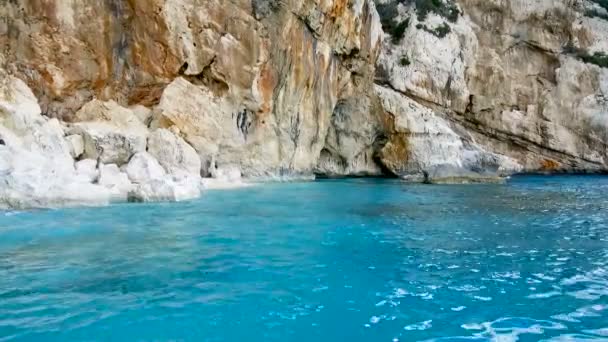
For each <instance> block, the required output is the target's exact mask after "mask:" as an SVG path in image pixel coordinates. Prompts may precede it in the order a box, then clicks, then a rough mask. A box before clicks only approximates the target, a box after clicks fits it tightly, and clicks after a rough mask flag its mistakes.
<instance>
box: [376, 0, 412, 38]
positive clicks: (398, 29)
mask: <svg viewBox="0 0 608 342" xmlns="http://www.w3.org/2000/svg"><path fill="white" fill-rule="evenodd" d="M397 6H398V2H390V3H386V4H378V6H377V9H378V14H380V22H381V23H382V30H383V31H384V32H386V33H388V34H390V35H391V38H392V41H393V44H398V43H399V42H400V41H401V39H403V36H404V35H405V31H406V30H407V28H408V26H409V25H410V18H405V19H403V20H401V21H397V20H396V19H397V16H398V15H399V11H398V10H397Z"/></svg>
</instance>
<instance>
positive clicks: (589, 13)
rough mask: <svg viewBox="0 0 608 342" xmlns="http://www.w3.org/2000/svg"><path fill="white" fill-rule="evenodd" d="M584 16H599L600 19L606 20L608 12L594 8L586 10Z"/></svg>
mask: <svg viewBox="0 0 608 342" xmlns="http://www.w3.org/2000/svg"><path fill="white" fill-rule="evenodd" d="M585 16H586V17H590V18H600V19H604V20H608V14H606V13H603V12H600V11H598V10H596V9H589V10H586V11H585Z"/></svg>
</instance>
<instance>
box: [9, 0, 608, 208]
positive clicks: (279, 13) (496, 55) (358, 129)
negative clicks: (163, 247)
mask: <svg viewBox="0 0 608 342" xmlns="http://www.w3.org/2000/svg"><path fill="white" fill-rule="evenodd" d="M602 6H606V5H605V4H604V2H601V1H596V0H593V1H583V0H534V1H529V0H375V2H374V1H373V0H228V1H227V0H221V1H220V0H145V1H144V0H105V1H93V0H82V1H80V0H79V1H70V0H66V1H57V0H31V1H24V2H21V1H5V2H3V3H2V4H0V18H2V19H0V47H1V49H2V50H1V51H0V52H1V53H0V65H1V67H0V71H1V72H2V75H4V76H3V79H4V81H3V83H2V84H1V86H2V94H3V96H2V97H0V105H2V107H0V109H2V110H1V111H0V114H1V116H2V118H1V119H2V125H3V126H0V132H4V133H1V134H0V138H1V139H3V141H4V142H5V143H4V144H0V149H7V148H8V149H12V150H10V151H12V152H7V153H5V154H3V157H4V159H5V160H4V164H5V165H12V164H14V161H15V160H16V159H18V158H19V157H17V152H15V151H21V152H23V151H27V152H28V153H30V152H31V153H34V154H36V158H42V159H45V158H46V159H48V158H49V156H50V155H51V154H50V153H46V152H45V148H44V146H45V145H44V144H42V145H41V143H40V141H47V140H48V139H50V141H56V142H57V144H59V145H57V146H59V147H57V146H55V147H54V149H52V150H53V151H55V152H57V151H60V155H61V156H65V155H66V153H67V154H68V155H69V156H70V158H68V159H66V160H65V163H64V164H63V166H62V167H64V166H65V167H67V169H68V171H69V172H68V174H72V172H75V173H76V174H77V175H79V176H78V179H79V180H81V181H82V180H84V181H85V183H87V184H91V185H93V186H98V185H101V186H105V188H107V189H110V192H111V193H110V196H119V197H120V198H125V196H130V197H132V198H135V199H137V200H149V199H155V198H159V199H176V198H189V197H191V195H193V194H195V193H196V191H193V192H190V193H189V192H188V191H187V189H188V187H189V184H190V185H191V184H193V183H192V179H191V177H190V176H193V177H195V178H196V177H198V178H199V179H200V177H201V176H202V177H215V178H222V177H223V178H227V179H231V180H234V179H238V177H239V176H240V175H241V174H242V175H243V176H245V177H247V178H257V179H260V178H262V179H277V178H285V177H287V178H290V177H302V176H304V177H310V176H312V175H313V174H318V175H328V176H343V175H358V176H365V175H381V174H389V175H397V176H400V177H402V178H405V179H409V180H414V181H450V182H452V181H466V180H482V181H489V180H495V179H499V178H500V177H503V176H506V175H509V174H511V173H513V172H519V171H606V170H608V160H607V159H606V156H607V153H606V152H607V151H606V142H607V141H608V136H607V134H606V132H607V128H606V122H607V121H606V115H607V112H608V105H607V102H606V101H607V100H606V99H605V96H604V94H605V89H606V88H608V77H607V76H608V71H607V70H608V69H606V67H608V57H606V56H605V55H603V51H608V35H607V34H606V32H607V31H608V20H607V19H608V12H607V11H606V8H604V7H602ZM383 30H384V31H385V32H384V33H383ZM7 75H10V76H7ZM23 82H25V84H24V83H23ZM26 84H27V86H29V88H31V90H32V92H30V91H29V89H27V88H28V87H27V86H26ZM607 90H608V89H607ZM16 94H17V95H18V94H21V95H23V96H21V95H19V96H17V95H16ZM20 101H21V102H24V103H28V104H29V105H28V106H29V107H28V106H26V107H27V108H28V109H27V110H26V111H25V112H23V110H24V109H23V108H25V107H23V106H21V105H20V104H19V102H20ZM24 113H25V114H24ZM23 117H26V118H28V120H30V122H32V123H34V122H36V124H35V125H34V124H32V125H33V126H32V127H34V128H32V127H29V128H28V129H29V131H27V132H26V131H24V130H23V129H22V130H18V129H17V128H15V127H16V126H19V125H18V124H15V123H20V122H21V123H23V120H21V119H22V118H23ZM20 120H21V121H20ZM49 125H50V127H55V128H57V127H60V128H61V130H57V129H55V128H53V129H46V130H45V129H38V128H36V127H47V126H49ZM26 126H27V125H26ZM22 128H23V127H22ZM47 128H48V127H47ZM32 129H33V130H34V131H32ZM40 130H42V132H43V133H44V132H46V133H44V134H43V133H40V132H39V131H40ZM51 131H52V132H51ZM49 132H51V133H52V134H51V133H49ZM47 133H48V134H47ZM11 134H12V135H11ZM41 134H42V136H44V137H45V138H44V139H47V140H44V139H42V140H41V139H38V140H37V141H38V143H36V144H33V145H32V144H25V145H24V143H23V142H24V141H29V140H31V136H32V135H33V136H41ZM45 134H46V135H45ZM49 134H50V135H49ZM9 136H10V137H9ZM13 138H14V139H13ZM60 138H61V139H60ZM6 141H9V143H6ZM47 142H48V141H47ZM11 144H13V145H14V146H11ZM45 144H46V143H45ZM3 146H4V147H3ZM66 146H67V147H66ZM47 150H48V149H47ZM55 152H53V153H55ZM58 153H59V152H58ZM66 165H67V166H66ZM6 169H7V170H9V171H7V172H5V173H4V174H5V175H13V176H14V175H15V172H17V171H15V170H17V168H16V167H13V168H11V167H7V168H6ZM11 170H12V171H11ZM129 170H130V171H129ZM11 172H12V173H11ZM184 174H185V175H189V176H188V177H185V176H184ZM104 175H105V177H104ZM16 178H18V177H17V176H15V177H13V178H11V179H16ZM7 179H8V178H6V177H5V178H3V181H4V183H5V184H13V185H14V184H15V183H14V182H13V183H11V181H10V180H7ZM66 179H70V177H66ZM66 179H64V181H67V180H66ZM197 182H198V183H200V182H199V181H198V180H196V179H195V180H194V183H197ZM22 185H23V184H22ZM30 185H31V184H30ZM7 188H10V186H7ZM14 188H15V189H23V186H15V187H14ZM159 189H160V190H159ZM157 190H158V191H157ZM16 191H17V190H16ZM18 192H19V191H17V193H18ZM129 194H130V195H129ZM14 196H16V195H14Z"/></svg>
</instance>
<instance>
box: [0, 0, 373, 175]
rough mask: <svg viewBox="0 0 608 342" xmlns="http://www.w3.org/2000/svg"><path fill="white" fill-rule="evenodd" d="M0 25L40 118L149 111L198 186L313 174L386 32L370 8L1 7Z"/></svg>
mask: <svg viewBox="0 0 608 342" xmlns="http://www.w3.org/2000/svg"><path fill="white" fill-rule="evenodd" d="M0 16H1V17H2V18H5V22H4V23H2V24H1V26H0V31H2V35H1V36H2V37H3V38H1V39H2V41H0V43H1V44H2V46H4V51H5V52H4V54H5V59H6V63H7V65H6V68H7V69H8V70H9V71H11V72H12V73H13V74H15V75H17V76H18V77H20V78H21V79H23V80H25V81H26V82H27V83H28V85H29V86H30V87H31V88H32V89H33V91H34V93H35V94H36V96H37V97H38V99H39V101H40V105H41V107H42V112H43V113H44V115H46V116H49V117H57V118H60V119H63V120H66V121H68V122H69V121H77V120H78V118H77V117H75V116H74V114H75V113H76V112H77V111H78V110H79V109H80V108H82V106H83V105H84V104H86V103H87V102H89V101H91V100H93V99H99V100H102V101H109V100H113V101H116V102H117V103H118V104H119V105H120V106H123V107H131V106H134V105H140V106H145V107H147V108H149V109H153V110H154V115H153V118H152V122H151V125H152V127H154V128H173V129H174V130H176V131H178V132H179V134H180V135H181V136H182V137H183V138H184V139H185V140H186V141H187V142H188V143H190V144H191V145H192V146H193V147H194V148H195V149H196V151H197V153H198V154H199V156H200V157H201V160H202V162H203V170H202V173H203V175H208V174H210V173H211V170H212V168H214V167H215V166H226V165H230V166H238V167H239V168H241V169H242V171H243V173H244V174H245V175H246V176H250V177H267V176H276V175H282V174H285V175H297V174H312V171H313V169H314V168H315V166H316V163H317V159H318V156H319V155H320V152H321V150H322V149H323V146H324V144H325V137H326V136H327V134H328V131H329V129H330V125H331V116H332V113H333V112H334V109H335V108H336V106H337V104H338V103H342V102H348V101H350V99H352V98H359V97H360V96H361V94H365V93H366V92H370V91H371V87H372V79H373V73H374V68H373V64H374V61H375V60H376V57H377V54H378V52H379V50H380V43H381V34H382V31H381V28H380V25H379V19H378V15H377V12H376V10H375V8H374V4H373V2H371V1H369V0H306V1H300V0H291V1H276V0H230V1H225V0H152V1H149V0H145V1H144V0H141V1H139V0H135V1H133V0H107V1H96V0H85V1H52V0H34V1H26V2H19V1H17V2H14V1H9V2H4V3H3V4H2V5H0ZM364 96H365V95H364Z"/></svg>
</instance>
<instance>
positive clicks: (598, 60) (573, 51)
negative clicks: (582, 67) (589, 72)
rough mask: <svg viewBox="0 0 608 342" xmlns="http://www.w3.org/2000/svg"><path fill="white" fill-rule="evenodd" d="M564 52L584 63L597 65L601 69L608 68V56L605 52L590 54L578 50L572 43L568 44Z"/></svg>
mask: <svg viewBox="0 0 608 342" xmlns="http://www.w3.org/2000/svg"><path fill="white" fill-rule="evenodd" d="M562 52H563V53H565V54H567V55H571V56H573V57H575V58H577V59H579V60H581V61H583V62H584V63H589V64H595V65H597V66H599V67H601V68H608V55H607V54H606V53H605V52H595V53H593V54H590V53H589V52H588V51H586V50H585V49H581V48H578V47H576V46H574V45H573V44H571V43H568V44H566V46H564V49H563V51H562Z"/></svg>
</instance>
